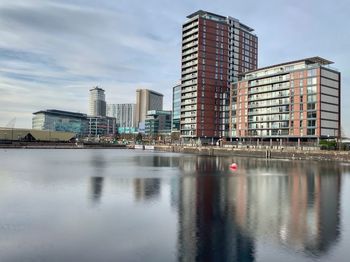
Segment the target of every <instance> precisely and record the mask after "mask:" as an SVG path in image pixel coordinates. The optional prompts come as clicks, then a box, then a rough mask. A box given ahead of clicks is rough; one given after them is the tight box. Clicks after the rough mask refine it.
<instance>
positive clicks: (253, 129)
mask: <svg viewBox="0 0 350 262" xmlns="http://www.w3.org/2000/svg"><path fill="white" fill-rule="evenodd" d="M332 63H333V62H331V61H328V60H326V59H323V58H320V57H311V58H306V59H301V60H297V61H291V62H286V63H282V64H277V65H272V66H268V67H264V68H260V69H257V70H254V71H250V72H247V73H245V74H243V75H242V77H243V78H242V80H241V81H239V82H237V83H235V84H234V85H233V88H231V105H230V108H232V111H231V113H230V119H231V121H230V137H231V138H239V139H241V138H243V139H250V140H251V139H254V138H255V139H260V140H261V139H264V138H271V139H273V138H275V139H277V138H278V139H283V138H286V139H288V140H289V141H292V140H296V139H298V140H299V141H300V139H302V140H310V139H314V140H315V139H316V138H317V139H319V138H338V137H340V135H341V134H340V126H341V122H340V120H341V117H340V108H341V107H340V101H341V100H340V93H341V90H340V86H341V85H340V73H339V72H338V71H337V70H335V69H333V68H331V67H330V66H329V64H332Z"/></svg>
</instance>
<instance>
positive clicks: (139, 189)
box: [134, 178, 160, 201]
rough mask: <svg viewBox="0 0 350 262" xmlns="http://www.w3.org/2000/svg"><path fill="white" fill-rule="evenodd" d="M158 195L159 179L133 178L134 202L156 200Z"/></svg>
mask: <svg viewBox="0 0 350 262" xmlns="http://www.w3.org/2000/svg"><path fill="white" fill-rule="evenodd" d="M159 194H160V179H159V178H143V179H141V178H135V179H134V195H135V200H136V201H141V200H150V199H154V198H158V197H159Z"/></svg>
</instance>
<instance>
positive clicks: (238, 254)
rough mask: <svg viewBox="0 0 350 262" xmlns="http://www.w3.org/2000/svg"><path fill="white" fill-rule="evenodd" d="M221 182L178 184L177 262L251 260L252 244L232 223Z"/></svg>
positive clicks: (185, 181)
mask: <svg viewBox="0 0 350 262" xmlns="http://www.w3.org/2000/svg"><path fill="white" fill-rule="evenodd" d="M226 191H227V188H226V186H225V179H222V178H218V177H214V176H204V177H201V178H200V179H199V178H195V177H192V176H185V177H183V178H182V179H181V182H180V198H179V230H178V261H254V241H253V239H252V238H251V237H250V236H249V235H245V234H244V233H243V231H242V230H241V228H240V227H238V226H237V225H236V223H234V217H233V210H232V208H233V207H232V206H230V205H229V202H228V199H227V198H225V197H224V198H223V196H224V195H225V194H227V192H226Z"/></svg>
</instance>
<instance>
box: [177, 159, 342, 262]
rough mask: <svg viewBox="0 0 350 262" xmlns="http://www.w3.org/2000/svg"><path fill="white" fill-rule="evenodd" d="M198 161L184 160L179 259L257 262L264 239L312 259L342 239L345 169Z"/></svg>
mask: <svg viewBox="0 0 350 262" xmlns="http://www.w3.org/2000/svg"><path fill="white" fill-rule="evenodd" d="M230 162H232V159H230V158H215V157H212V158H208V157H201V156H194V157H192V158H183V159H182V160H181V161H180V170H181V171H182V172H183V174H184V176H182V177H181V179H180V182H179V197H178V201H179V203H178V208H179V210H178V214H179V230H178V249H179V255H178V260H179V261H254V260H255V257H254V256H255V246H256V241H258V240H259V239H262V238H266V237H268V239H271V240H273V241H276V242H278V243H281V244H282V245H284V246H286V247H288V248H290V249H292V250H295V251H297V252H298V253H301V254H305V255H312V256H322V255H324V254H325V253H326V252H327V251H328V250H329V249H330V248H331V247H332V246H333V245H334V244H335V243H336V242H337V240H338V239H339V234H340V233H339V227H340V221H339V216H340V214H339V212H340V207H339V206H340V204H339V203H340V190H341V170H340V169H339V168H337V167H334V165H330V166H328V165H327V164H322V163H315V164H312V163H311V164H310V162H285V161H265V160H262V159H247V158H245V159H235V162H236V163H238V166H239V170H238V171H237V173H236V174H234V175H233V174H232V172H230V170H229V168H228V167H229V164H230Z"/></svg>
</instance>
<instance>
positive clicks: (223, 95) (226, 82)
mask: <svg viewBox="0 0 350 262" xmlns="http://www.w3.org/2000/svg"><path fill="white" fill-rule="evenodd" d="M187 18H188V20H187V21H186V22H185V23H184V24H183V26H182V67H181V68H182V71H181V116H180V129H181V136H182V138H183V139H184V140H188V139H193V138H205V137H208V138H210V137H211V138H219V137H222V136H227V135H228V130H229V103H230V100H229V96H230V83H231V82H234V81H237V80H238V74H239V73H242V72H246V71H250V70H254V69H256V68H257V55H258V38H257V36H256V35H255V34H253V31H254V30H253V29H252V28H250V27H248V26H247V25H245V24H243V23H241V22H240V21H239V20H237V19H235V18H232V17H225V16H221V15H217V14H213V13H210V12H206V11H202V10H200V11H197V12H195V13H193V14H191V15H189V16H188V17H187Z"/></svg>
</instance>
